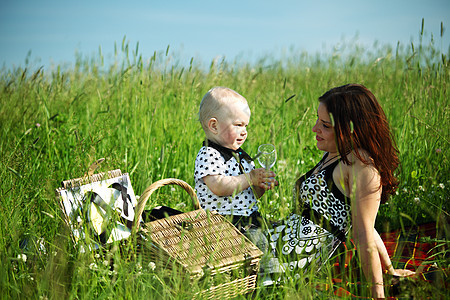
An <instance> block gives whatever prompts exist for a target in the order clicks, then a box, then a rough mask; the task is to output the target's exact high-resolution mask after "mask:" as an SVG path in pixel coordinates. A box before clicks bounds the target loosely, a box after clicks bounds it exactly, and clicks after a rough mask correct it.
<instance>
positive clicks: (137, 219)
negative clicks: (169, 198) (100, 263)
mask: <svg viewBox="0 0 450 300" xmlns="http://www.w3.org/2000/svg"><path fill="white" fill-rule="evenodd" d="M170 184H173V185H178V186H181V187H182V188H183V189H184V190H185V191H186V192H187V193H188V194H189V196H190V197H191V199H192V204H193V205H194V208H195V209H196V210H197V209H199V208H200V202H199V201H198V198H197V194H196V193H195V191H194V189H193V188H192V187H191V186H190V185H189V184H188V183H187V182H185V181H183V180H181V179H176V178H166V179H161V180H158V181H156V182H154V183H152V184H151V185H150V186H149V187H147V188H146V189H145V191H144V192H143V193H142V195H141V197H140V198H139V201H138V204H137V205H136V210H135V215H134V221H135V226H134V228H135V229H134V230H135V232H137V230H138V227H139V223H140V222H141V218H142V213H143V212H144V208H145V204H146V203H147V200H148V199H149V198H150V195H151V194H152V193H153V192H154V191H156V190H157V189H159V188H160V187H163V186H165V185H170Z"/></svg>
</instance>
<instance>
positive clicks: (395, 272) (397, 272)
mask: <svg viewBox="0 0 450 300" xmlns="http://www.w3.org/2000/svg"><path fill="white" fill-rule="evenodd" d="M388 273H389V274H390V275H392V276H398V277H411V276H415V275H416V272H414V271H411V270H408V269H394V268H390V269H389V270H388Z"/></svg>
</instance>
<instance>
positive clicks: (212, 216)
mask: <svg viewBox="0 0 450 300" xmlns="http://www.w3.org/2000/svg"><path fill="white" fill-rule="evenodd" d="M169 184H173V185H178V186H181V187H183V188H184V189H185V190H186V192H188V194H189V195H190V196H191V198H192V200H193V202H194V207H195V208H198V207H199V205H198V200H197V196H196V194H195V191H194V190H193V189H192V188H191V187H190V185H189V184H187V183H186V182H184V181H182V180H179V179H172V178H169V179H163V180H159V181H157V182H155V183H153V184H152V185H150V186H149V187H148V188H147V189H146V190H145V191H144V193H143V194H142V196H141V197H140V199H139V202H138V205H137V207H136V214H135V218H136V220H138V221H139V220H140V219H141V215H142V212H143V211H144V207H145V203H146V202H147V200H148V198H149V197H150V195H151V194H152V193H153V192H154V191H155V190H156V189H158V188H160V187H162V186H165V185H169ZM139 233H141V236H142V239H141V249H140V252H141V258H142V260H143V263H147V264H148V263H150V262H153V263H155V265H156V266H157V267H159V268H164V269H165V270H166V271H169V273H172V274H173V273H174V272H179V273H180V274H185V276H187V277H188V278H189V280H190V281H191V282H193V281H195V282H208V284H209V285H205V286H207V287H206V288H205V289H204V290H203V291H201V292H199V293H197V294H196V295H195V296H196V297H202V298H207V299H213V298H217V297H226V298H229V297H234V296H236V295H239V294H246V293H248V292H250V291H252V290H253V289H254V288H255V285H256V277H257V273H258V270H259V262H260V259H261V256H262V255H263V253H262V252H261V251H260V250H259V249H258V248H257V247H256V246H255V245H254V244H253V243H252V242H251V241H250V240H249V239H248V238H247V237H245V236H244V235H243V234H242V233H241V232H240V231H239V230H238V229H237V228H236V227H235V226H233V224H231V222H229V221H228V220H227V219H226V218H224V217H223V216H222V215H220V214H218V213H216V212H207V211H204V210H202V209H196V210H194V211H190V212H186V213H181V214H178V215H172V216H169V217H166V218H163V219H159V220H155V221H151V222H147V223H144V224H143V225H142V226H140V229H139Z"/></svg>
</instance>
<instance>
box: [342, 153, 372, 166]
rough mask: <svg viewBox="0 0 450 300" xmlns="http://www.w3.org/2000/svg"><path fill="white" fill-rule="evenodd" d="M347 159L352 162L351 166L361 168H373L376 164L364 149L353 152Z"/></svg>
mask: <svg viewBox="0 0 450 300" xmlns="http://www.w3.org/2000/svg"><path fill="white" fill-rule="evenodd" d="M346 158H347V160H348V161H349V162H350V166H352V165H355V164H356V165H360V166H363V165H366V166H368V165H369V166H373V164H374V162H373V159H372V157H371V156H370V153H369V152H368V151H366V150H364V149H358V150H353V151H351V152H350V153H348V154H347V156H346Z"/></svg>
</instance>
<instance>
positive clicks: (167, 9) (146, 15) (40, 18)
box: [0, 0, 450, 68]
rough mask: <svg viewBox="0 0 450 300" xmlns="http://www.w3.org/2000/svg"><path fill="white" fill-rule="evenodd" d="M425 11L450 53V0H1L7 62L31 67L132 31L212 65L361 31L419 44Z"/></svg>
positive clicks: (1, 40) (1, 44) (0, 31)
mask: <svg viewBox="0 0 450 300" xmlns="http://www.w3.org/2000/svg"><path fill="white" fill-rule="evenodd" d="M422 18H424V19H425V31H426V33H427V34H428V35H430V34H431V33H432V34H433V35H434V38H435V40H436V41H437V42H438V45H442V48H443V50H444V51H445V52H446V51H448V48H449V41H450V38H449V37H450V32H449V30H448V29H450V1H448V0H428V1H424V0H397V1H396V0H378V1H363V0H360V1H357V0H351V1H346V0H339V1H336V0H333V1H331V0H315V1H311V0H308V1H292V0H290V1H283V0H279V1H274V0H272V1H265V0H258V1H253V0H249V1H245V0H240V1H235V0H227V1H211V0H210V1H195V0H192V1H186V0H184V1H178V0H171V1H151V0H147V1H133V0H130V1H115V0H109V1H104V0H97V1H96V0H91V1H85V0H78V1H63V0H59V1H53V0H40V1H36V0H33V1H32V0H23V1H21V0H8V1H5V0H0V68H1V67H2V66H6V67H7V68H11V67H17V66H23V65H24V62H25V58H26V57H27V53H28V52H29V51H30V50H31V59H30V61H31V62H33V64H36V65H38V66H41V65H43V66H44V67H45V68H49V67H50V66H51V65H52V64H62V63H72V62H73V61H74V59H75V53H76V52H78V53H80V54H81V55H83V56H91V55H93V54H95V53H98V49H99V47H101V48H102V52H103V53H104V55H105V56H107V55H109V54H112V53H113V51H114V43H115V42H116V43H117V44H118V45H121V43H122V40H123V38H124V36H126V40H127V41H128V42H129V45H130V48H131V49H135V47H136V43H138V42H139V52H140V54H142V56H143V58H144V59H146V58H149V57H151V56H152V55H153V53H154V51H164V50H165V49H166V48H167V46H168V45H170V49H171V50H172V51H175V52H177V53H179V55H180V57H181V58H183V59H186V61H189V59H190V57H195V59H196V60H203V61H205V62H210V61H211V60H212V59H214V58H216V57H225V58H226V59H227V60H233V59H234V58H235V57H236V56H238V57H241V58H243V59H249V60H252V59H257V58H259V57H262V56H264V55H269V54H274V55H276V54H280V53H282V52H283V51H286V50H287V49H290V48H295V49H299V50H304V51H308V52H309V53H311V54H313V53H316V52H322V51H324V50H325V49H329V48H330V47H332V46H334V45H336V44H338V43H339V42H341V41H342V40H343V39H344V40H348V41H349V40H353V38H354V37H355V36H357V41H358V43H359V44H361V45H365V46H369V47H370V46H371V45H372V44H373V42H374V41H378V42H380V43H382V44H385V43H390V44H392V45H394V46H395V45H396V44H397V42H398V41H400V42H401V43H402V44H406V45H409V44H410V42H411V41H415V42H417V41H418V37H419V31H420V27H421V22H422ZM441 22H443V23H444V27H445V28H446V29H447V31H446V32H445V33H444V39H443V40H441V39H440V24H441Z"/></svg>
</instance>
